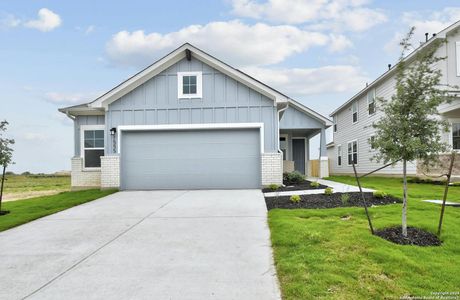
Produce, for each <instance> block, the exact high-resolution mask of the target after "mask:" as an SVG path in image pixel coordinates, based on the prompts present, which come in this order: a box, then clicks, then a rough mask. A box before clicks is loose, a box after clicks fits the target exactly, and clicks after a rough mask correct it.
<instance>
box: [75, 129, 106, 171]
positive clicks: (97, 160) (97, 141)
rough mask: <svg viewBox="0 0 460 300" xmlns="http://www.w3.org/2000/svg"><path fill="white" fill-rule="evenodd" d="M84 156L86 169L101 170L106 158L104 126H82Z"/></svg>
mask: <svg viewBox="0 0 460 300" xmlns="http://www.w3.org/2000/svg"><path fill="white" fill-rule="evenodd" d="M81 131H82V156H83V161H84V167H85V168H100V167H101V156H104V126H82V128H81Z"/></svg>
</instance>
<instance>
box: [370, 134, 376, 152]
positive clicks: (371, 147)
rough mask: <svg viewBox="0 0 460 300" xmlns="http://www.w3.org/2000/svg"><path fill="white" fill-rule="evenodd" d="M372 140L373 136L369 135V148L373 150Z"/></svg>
mask: <svg viewBox="0 0 460 300" xmlns="http://www.w3.org/2000/svg"><path fill="white" fill-rule="evenodd" d="M374 140H375V136H373V135H371V137H370V138H369V148H370V149H371V150H375V148H374V147H373V146H372V144H373V143H374Z"/></svg>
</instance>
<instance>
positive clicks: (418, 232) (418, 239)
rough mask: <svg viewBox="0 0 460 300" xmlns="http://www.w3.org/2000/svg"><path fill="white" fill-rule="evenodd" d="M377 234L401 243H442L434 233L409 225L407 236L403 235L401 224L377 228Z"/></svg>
mask: <svg viewBox="0 0 460 300" xmlns="http://www.w3.org/2000/svg"><path fill="white" fill-rule="evenodd" d="M375 235H377V236H379V237H381V238H382V239H385V240H387V241H390V242H393V243H395V244H399V245H416V246H440V245H441V244H442V242H441V240H439V238H438V237H437V236H436V235H434V234H433V233H431V232H428V231H425V230H423V229H420V228H415V227H407V238H406V237H404V236H403V235H402V227H401V226H396V227H389V228H384V229H380V230H376V231H375Z"/></svg>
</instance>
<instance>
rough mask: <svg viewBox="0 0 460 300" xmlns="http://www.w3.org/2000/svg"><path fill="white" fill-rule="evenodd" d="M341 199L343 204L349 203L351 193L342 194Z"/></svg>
mask: <svg viewBox="0 0 460 300" xmlns="http://www.w3.org/2000/svg"><path fill="white" fill-rule="evenodd" d="M340 200H342V204H343V205H348V202H349V201H350V194H348V193H344V194H342V195H341V196H340Z"/></svg>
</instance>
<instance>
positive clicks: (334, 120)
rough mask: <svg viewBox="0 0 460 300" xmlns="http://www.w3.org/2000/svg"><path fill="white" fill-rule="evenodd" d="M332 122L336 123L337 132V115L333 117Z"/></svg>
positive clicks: (335, 130) (335, 129)
mask: <svg viewBox="0 0 460 300" xmlns="http://www.w3.org/2000/svg"><path fill="white" fill-rule="evenodd" d="M332 122H333V123H334V132H337V115H334V116H333V117H332Z"/></svg>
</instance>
